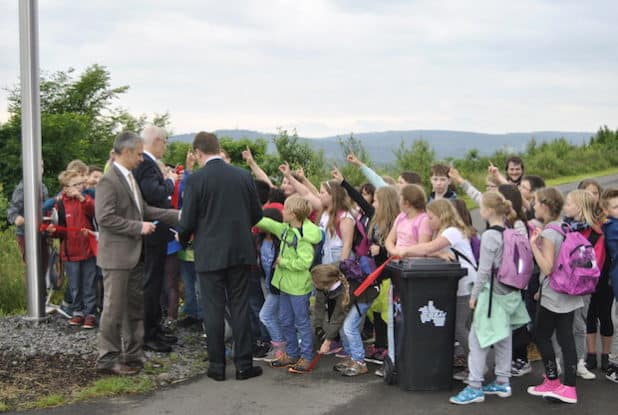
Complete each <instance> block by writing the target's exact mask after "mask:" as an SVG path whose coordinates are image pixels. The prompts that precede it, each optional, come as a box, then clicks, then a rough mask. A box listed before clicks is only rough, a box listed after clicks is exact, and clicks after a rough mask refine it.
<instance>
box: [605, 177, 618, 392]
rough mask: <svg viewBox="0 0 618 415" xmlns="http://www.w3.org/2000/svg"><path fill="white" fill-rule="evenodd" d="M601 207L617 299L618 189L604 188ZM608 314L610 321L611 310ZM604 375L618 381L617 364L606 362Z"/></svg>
mask: <svg viewBox="0 0 618 415" xmlns="http://www.w3.org/2000/svg"><path fill="white" fill-rule="evenodd" d="M601 207H602V208H603V213H605V215H606V216H607V222H605V223H604V224H603V234H604V236H605V244H606V247H607V256H608V261H607V274H608V279H609V281H611V284H612V287H613V290H614V298H615V299H616V301H618V189H616V188H614V189H606V190H605V191H604V192H603V195H602V196H601ZM609 314H610V321H611V312H610V313H609ZM612 326H613V325H612ZM605 334H609V331H606V332H605V333H604V331H603V328H602V327H601V335H605ZM603 340H604V342H603V350H604V351H605V350H606V349H605V338H604V339H603ZM610 343H611V342H610ZM605 377H606V378H607V379H608V380H611V381H612V382H615V383H618V366H616V365H612V364H608V369H607V372H606V373H605Z"/></svg>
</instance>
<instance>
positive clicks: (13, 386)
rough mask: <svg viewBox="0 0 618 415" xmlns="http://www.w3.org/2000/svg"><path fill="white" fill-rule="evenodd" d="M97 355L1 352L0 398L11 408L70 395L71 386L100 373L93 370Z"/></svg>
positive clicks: (92, 378) (80, 384)
mask: <svg viewBox="0 0 618 415" xmlns="http://www.w3.org/2000/svg"><path fill="white" fill-rule="evenodd" d="M95 360H96V356H94V355H92V356H91V357H87V358H83V357H75V356H66V355H51V356H50V355H43V354H39V355H35V356H31V357H30V356H29V357H26V356H23V355H18V354H12V353H3V354H1V355H0V402H4V403H5V405H7V406H8V407H9V408H19V407H21V406H22V405H23V404H25V403H32V402H35V401H37V400H38V399H40V398H42V397H44V396H48V395H53V394H58V395H65V396H66V395H70V393H71V391H72V390H75V389H78V388H81V387H83V386H86V385H89V384H90V383H92V381H94V380H95V379H98V378H100V377H101V375H100V374H98V373H97V372H96V371H95V370H94V365H95Z"/></svg>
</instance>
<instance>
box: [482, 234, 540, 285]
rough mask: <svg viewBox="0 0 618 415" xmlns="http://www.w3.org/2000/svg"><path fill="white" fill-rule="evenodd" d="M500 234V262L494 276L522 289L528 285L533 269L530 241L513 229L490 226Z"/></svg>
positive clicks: (500, 280) (503, 282)
mask: <svg viewBox="0 0 618 415" xmlns="http://www.w3.org/2000/svg"><path fill="white" fill-rule="evenodd" d="M489 229H493V230H496V231H498V232H500V233H501V234H502V241H503V243H502V246H503V248H502V263H501V264H500V268H498V270H497V272H496V274H495V276H496V279H497V280H498V281H499V282H500V283H501V284H504V285H508V286H509V287H513V288H518V289H520V290H523V289H524V288H526V287H527V286H528V282H529V281H530V278H531V277H532V271H533V269H534V258H533V255H532V248H531V247H530V241H529V240H528V238H527V237H526V236H525V235H522V234H521V233H519V232H517V231H516V230H515V229H510V228H507V229H505V228H503V227H501V226H492V227H491V228H489Z"/></svg>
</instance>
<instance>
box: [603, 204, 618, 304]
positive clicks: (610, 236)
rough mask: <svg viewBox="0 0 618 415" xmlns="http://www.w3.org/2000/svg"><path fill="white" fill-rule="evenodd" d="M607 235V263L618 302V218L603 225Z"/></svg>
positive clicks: (610, 219) (609, 218)
mask: <svg viewBox="0 0 618 415" xmlns="http://www.w3.org/2000/svg"><path fill="white" fill-rule="evenodd" d="M603 234H604V235H605V248H606V253H607V259H606V261H608V262H609V279H610V282H611V284H612V288H613V289H614V297H616V301H618V218H614V217H611V216H610V217H608V218H607V222H605V223H604V224H603Z"/></svg>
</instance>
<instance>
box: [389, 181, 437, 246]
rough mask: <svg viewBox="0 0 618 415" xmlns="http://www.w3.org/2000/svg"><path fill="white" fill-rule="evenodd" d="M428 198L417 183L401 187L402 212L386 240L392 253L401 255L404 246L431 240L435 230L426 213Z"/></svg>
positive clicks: (400, 206)
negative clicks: (432, 228)
mask: <svg viewBox="0 0 618 415" xmlns="http://www.w3.org/2000/svg"><path fill="white" fill-rule="evenodd" d="M426 200H427V198H426V196H425V191H424V190H423V188H422V187H420V186H418V185H416V184H408V185H406V186H404V187H403V188H402V189H401V194H400V196H399V208H400V209H401V213H400V214H399V215H398V216H397V218H396V219H395V223H394V224H393V227H392V228H391V230H390V232H389V234H388V236H387V237H386V241H385V242H384V245H385V246H386V249H387V251H388V253H389V254H390V255H394V256H401V252H400V251H401V250H402V249H403V248H407V247H410V246H412V245H415V244H417V243H419V242H429V241H430V240H431V236H432V233H433V232H432V230H431V226H430V225H429V218H428V217H427V213H425V204H426V202H425V201H426Z"/></svg>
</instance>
